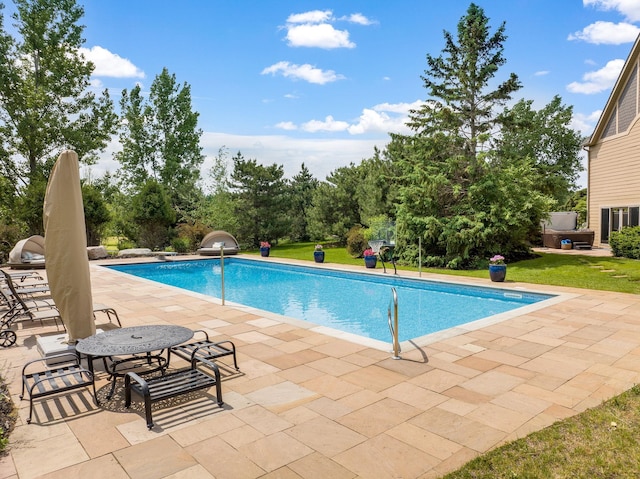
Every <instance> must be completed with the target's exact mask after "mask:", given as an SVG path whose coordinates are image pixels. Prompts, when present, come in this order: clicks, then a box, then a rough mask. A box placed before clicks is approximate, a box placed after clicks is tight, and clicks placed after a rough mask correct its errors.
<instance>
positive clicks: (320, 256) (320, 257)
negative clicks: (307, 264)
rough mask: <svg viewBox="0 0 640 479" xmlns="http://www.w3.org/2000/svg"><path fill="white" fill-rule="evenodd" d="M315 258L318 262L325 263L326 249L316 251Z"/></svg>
mask: <svg viewBox="0 0 640 479" xmlns="http://www.w3.org/2000/svg"><path fill="white" fill-rule="evenodd" d="M313 260H314V261H315V262H316V263H324V251H314V252H313Z"/></svg>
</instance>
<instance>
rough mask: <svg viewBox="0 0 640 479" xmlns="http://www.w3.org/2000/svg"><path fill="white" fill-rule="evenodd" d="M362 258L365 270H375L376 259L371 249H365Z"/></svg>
mask: <svg viewBox="0 0 640 479" xmlns="http://www.w3.org/2000/svg"><path fill="white" fill-rule="evenodd" d="M362 256H363V257H364V265H365V266H366V267H367V268H375V267H376V264H377V263H378V257H377V256H376V254H375V253H374V252H373V249H371V248H367V249H366V250H364V252H363V253H362Z"/></svg>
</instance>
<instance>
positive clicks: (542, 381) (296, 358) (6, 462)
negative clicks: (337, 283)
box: [0, 259, 640, 479]
mask: <svg viewBox="0 0 640 479" xmlns="http://www.w3.org/2000/svg"><path fill="white" fill-rule="evenodd" d="M265 260H268V259H265ZM149 261H157V259H149ZM97 264H99V262H92V264H91V277H92V285H93V296H94V301H95V302H100V303H104V304H108V305H109V306H111V307H113V308H115V309H116V310H117V311H118V314H119V315H120V319H121V321H122V323H123V325H124V326H134V325H145V324H175V325H181V326H187V327H189V328H192V329H206V330H207V331H208V332H209V335H210V336H212V337H213V338H215V339H220V340H222V339H230V340H232V341H233V342H234V343H235V345H236V347H237V349H238V363H239V366H240V369H241V371H242V374H241V375H237V374H235V375H231V374H230V375H229V377H228V378H227V379H225V380H223V381H222V391H223V399H224V402H225V407H224V408H223V409H222V410H221V409H220V408H218V406H217V404H216V403H215V401H212V400H211V396H210V395H208V394H201V395H196V396H194V397H193V398H192V399H190V400H189V401H182V402H180V404H178V405H177V406H175V407H171V408H168V407H163V408H155V407H154V420H155V423H156V426H155V427H154V429H153V430H151V431H149V430H148V429H147V427H146V423H145V421H144V413H143V411H142V409H141V406H140V403H139V402H138V403H136V408H135V409H133V411H134V412H131V411H127V410H126V409H124V394H123V390H122V383H120V385H119V388H118V389H117V390H116V395H115V396H114V398H113V399H112V400H111V401H107V400H105V399H104V395H105V394H106V392H107V390H108V382H107V376H106V374H105V373H104V372H99V373H98V375H97V380H98V382H97V385H96V386H97V388H98V395H99V396H100V397H101V406H99V407H98V406H96V405H95V404H94V403H93V401H92V398H91V395H90V393H89V392H88V391H85V390H79V391H78V392H77V393H75V392H72V393H70V394H66V395H62V396H59V397H56V398H49V399H47V400H43V401H39V402H37V403H36V404H35V408H34V419H33V422H32V424H30V425H27V424H26V422H25V419H26V416H27V413H28V401H26V400H23V401H20V399H19V398H18V395H19V394H20V370H21V367H22V365H23V364H24V363H25V362H26V361H27V360H29V359H33V358H36V357H39V355H38V352H37V350H36V335H43V334H53V333H56V329H55V326H53V325H50V324H47V325H46V326H45V327H44V328H42V327H41V326H40V325H39V324H37V323H34V324H28V323H21V324H20V329H19V330H18V331H17V332H18V342H17V345H16V346H13V347H11V348H8V349H4V350H2V351H1V352H0V368H1V371H2V374H3V375H4V377H5V379H6V380H7V382H8V384H9V386H10V390H11V393H12V397H13V399H14V402H15V403H16V405H17V406H18V407H19V408H20V414H19V416H20V418H19V421H18V425H17V427H16V429H15V430H14V432H13V434H12V435H11V438H10V439H11V446H10V454H9V455H8V456H6V457H4V458H2V459H0V479H5V478H20V479H27V478H29V479H31V478H34V477H47V478H63V477H64V478H65V479H69V478H74V477H83V478H84V477H92V478H93V477H95V478H100V477H105V478H134V479H138V478H162V477H172V478H181V477H190V478H213V477H215V478H233V479H237V478H257V477H278V478H282V477H286V478H314V477H318V478H326V477H332V478H355V477H364V478H386V477H389V478H393V477H397V478H400V477H402V478H405V479H407V478H431V477H439V476H441V475H442V474H444V473H446V472H449V471H451V470H454V469H456V468H458V467H459V466H461V465H462V464H464V463H465V462H467V461H468V460H470V459H472V458H473V457H475V456H477V455H478V454H481V453H483V452H485V451H487V450H489V449H491V448H493V447H495V446H497V445H499V444H502V443H504V442H506V441H509V440H512V439H515V438H518V437H522V436H524V435H526V434H528V433H529V432H531V431H534V430H538V429H541V428H543V427H545V426H548V425H550V424H552V423H553V422H555V421H557V420H559V419H562V418H565V417H568V416H571V415H574V414H576V413H579V412H581V411H584V410H585V409H587V408H589V407H592V406H595V405H598V404H599V403H600V402H601V401H602V400H604V399H608V398H610V397H612V396H615V395H617V394H619V393H621V392H622V391H624V390H626V389H628V388H630V387H632V386H633V385H634V384H636V383H638V381H639V379H640V334H638V331H639V330H640V297H638V296H636V295H630V294H618V293H608V292H599V291H587V290H578V289H569V288H553V287H544V288H541V287H539V286H535V287H532V288H531V289H536V290H541V289H543V290H545V291H550V292H565V293H571V294H572V295H573V296H572V297H571V298H570V299H567V300H566V301H564V302H561V303H558V304H555V305H552V306H549V307H547V308H544V309H540V310H537V311H535V312H532V313H529V314H524V315H521V316H518V317H515V318H511V319H507V320H505V321H503V322H500V323H498V324H493V325H489V326H486V327H484V328H482V329H479V330H476V331H470V332H467V333H465V334H462V335H459V336H455V337H451V338H447V339H442V340H440V341H437V342H434V343H432V344H429V345H428V346H425V347H420V348H414V349H412V350H405V351H403V352H402V357H403V360H400V361H398V360H393V359H391V357H390V356H391V355H390V353H389V352H388V351H380V350H376V349H371V348H369V347H367V346H364V345H362V344H356V343H353V342H349V341H346V340H344V339H340V338H337V337H333V336H328V335H325V334H322V333H320V332H316V331H313V330H311V328H310V327H306V326H301V325H299V324H298V323H295V324H294V323H290V322H285V321H282V320H281V318H279V317H278V316H275V315H271V314H263V313H261V312H259V311H256V310H252V309H250V308H243V307H232V306H222V305H221V304H220V301H219V300H215V299H212V298H206V297H203V296H202V295H199V294H195V293H189V292H185V291H182V290H178V289H176V288H171V287H165V286H160V285H157V284H155V283H151V282H149V281H145V280H141V279H137V278H133V277H128V276H123V275H122V274H118V273H116V272H113V271H109V270H106V269H103V268H99V267H98V266H97ZM359 271H362V268H359ZM401 274H406V275H408V274H409V273H405V272H402V273H401ZM423 276H425V277H426V275H423ZM468 282H470V283H475V284H486V285H488V284H489V280H488V279H487V280H473V279H469V280H468ZM504 286H505V287H507V288H518V287H526V285H522V284H517V283H512V282H507V283H505V285H504ZM400 324H402V323H400ZM97 325H98V327H100V328H103V329H109V328H112V327H114V326H113V325H109V323H108V322H105V320H104V319H103V318H99V320H98V323H97ZM178 361H181V360H176V363H177V362H178ZM176 363H173V360H172V364H173V365H174V366H177V364H176ZM97 364H98V363H96V365H97ZM184 364H186V363H184Z"/></svg>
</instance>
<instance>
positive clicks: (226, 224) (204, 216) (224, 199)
mask: <svg viewBox="0 0 640 479" xmlns="http://www.w3.org/2000/svg"><path fill="white" fill-rule="evenodd" d="M207 179H210V181H211V182H210V183H209V184H208V185H207V189H206V192H207V194H206V195H205V196H203V197H202V200H201V202H200V204H199V206H198V208H197V210H196V212H195V215H194V216H195V219H196V220H197V221H199V222H200V223H202V224H204V225H205V226H207V227H208V228H212V229H215V230H224V231H228V232H230V233H231V234H233V235H234V236H235V235H237V231H238V218H237V217H236V215H235V198H234V195H233V193H232V192H231V190H230V185H229V165H228V162H227V150H226V148H224V147H223V148H220V149H219V150H218V154H217V155H216V156H215V157H214V158H213V166H212V167H211V169H210V171H209V176H208V178H207Z"/></svg>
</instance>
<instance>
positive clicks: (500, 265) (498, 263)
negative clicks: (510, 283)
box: [489, 254, 507, 283]
mask: <svg viewBox="0 0 640 479" xmlns="http://www.w3.org/2000/svg"><path fill="white" fill-rule="evenodd" d="M506 275H507V265H506V264H505V262H504V256H501V255H499V254H497V255H495V256H494V257H492V258H491V259H489V277H490V278H491V281H495V282H497V283H501V282H502V281H504V278H505V277H506Z"/></svg>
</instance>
